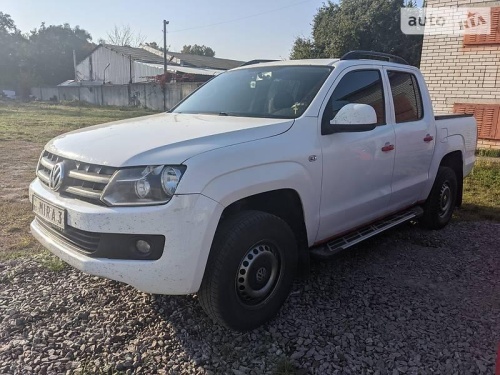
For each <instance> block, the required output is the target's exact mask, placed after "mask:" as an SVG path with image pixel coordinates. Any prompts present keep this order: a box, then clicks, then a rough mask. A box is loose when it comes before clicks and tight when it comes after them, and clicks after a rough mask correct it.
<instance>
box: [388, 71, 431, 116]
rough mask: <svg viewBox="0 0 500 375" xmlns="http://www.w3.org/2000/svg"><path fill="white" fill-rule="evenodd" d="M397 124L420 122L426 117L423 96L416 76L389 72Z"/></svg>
mask: <svg viewBox="0 0 500 375" xmlns="http://www.w3.org/2000/svg"><path fill="white" fill-rule="evenodd" d="M389 81H390V83H391V92H392V101H393V103H394V112H395V114H396V123H403V122H411V121H418V120H421V119H422V118H423V117H424V108H423V105H422V95H421V93H420V87H419V86H418V82H417V78H416V77H415V75H413V74H411V73H406V72H397V71H389Z"/></svg>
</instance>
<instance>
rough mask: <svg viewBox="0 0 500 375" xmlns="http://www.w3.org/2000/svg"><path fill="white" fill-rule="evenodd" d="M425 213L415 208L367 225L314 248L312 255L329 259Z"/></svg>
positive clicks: (419, 208)
mask: <svg viewBox="0 0 500 375" xmlns="http://www.w3.org/2000/svg"><path fill="white" fill-rule="evenodd" d="M423 213H424V210H423V209H422V208H421V207H414V208H412V209H411V210H408V211H404V212H400V213H397V214H395V215H393V216H389V217H387V218H385V219H383V220H381V221H377V222H375V223H373V224H370V225H367V226H366V227H363V228H361V229H358V230H355V231H353V232H351V233H348V234H346V235H345V236H342V237H338V238H335V239H333V240H331V241H330V242H328V243H326V244H324V245H321V246H319V247H315V248H312V249H311V255H313V256H314V257H316V258H323V259H324V258H329V257H331V256H332V255H334V254H337V253H338V252H340V251H342V250H345V249H347V248H349V247H351V246H354V245H356V244H358V243H360V242H361V241H364V240H366V239H368V238H370V237H373V236H375V235H377V234H379V233H382V232H384V231H386V230H387V229H390V228H393V227H395V226H396V225H399V224H402V223H404V222H406V221H409V220H412V219H417V218H419V217H420V216H422V215H423Z"/></svg>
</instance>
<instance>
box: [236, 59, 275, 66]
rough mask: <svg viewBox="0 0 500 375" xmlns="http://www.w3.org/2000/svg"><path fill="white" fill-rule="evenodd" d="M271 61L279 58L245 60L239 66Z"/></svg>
mask: <svg viewBox="0 0 500 375" xmlns="http://www.w3.org/2000/svg"><path fill="white" fill-rule="evenodd" d="M273 61H279V60H250V61H247V62H244V63H243V64H241V65H240V66H247V65H254V64H261V63H266V62H273Z"/></svg>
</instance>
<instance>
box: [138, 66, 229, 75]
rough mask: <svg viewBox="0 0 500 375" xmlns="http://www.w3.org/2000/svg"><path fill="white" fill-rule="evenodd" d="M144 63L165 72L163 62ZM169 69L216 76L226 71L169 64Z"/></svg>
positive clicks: (170, 70)
mask: <svg viewBox="0 0 500 375" xmlns="http://www.w3.org/2000/svg"><path fill="white" fill-rule="evenodd" d="M142 64H143V65H146V66H150V67H152V68H156V69H160V70H161V72H160V73H158V74H162V73H163V64H149V63H142ZM167 69H168V71H169V72H181V73H188V74H196V75H201V76H216V75H218V74H221V73H223V72H224V70H217V69H206V68H192V67H188V66H178V65H168V67H167Z"/></svg>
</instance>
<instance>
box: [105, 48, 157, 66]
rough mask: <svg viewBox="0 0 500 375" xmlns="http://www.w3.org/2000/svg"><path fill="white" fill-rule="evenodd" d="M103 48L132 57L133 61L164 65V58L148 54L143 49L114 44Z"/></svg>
mask: <svg viewBox="0 0 500 375" xmlns="http://www.w3.org/2000/svg"><path fill="white" fill-rule="evenodd" d="M102 46H103V47H105V48H108V49H110V50H112V51H115V52H116V53H120V54H122V55H124V56H131V57H132V60H134V61H142V62H146V63H152V64H163V57H161V56H158V55H155V54H154V53H151V52H148V51H146V50H145V49H142V48H135V47H127V46H115V45H112V44H102Z"/></svg>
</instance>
